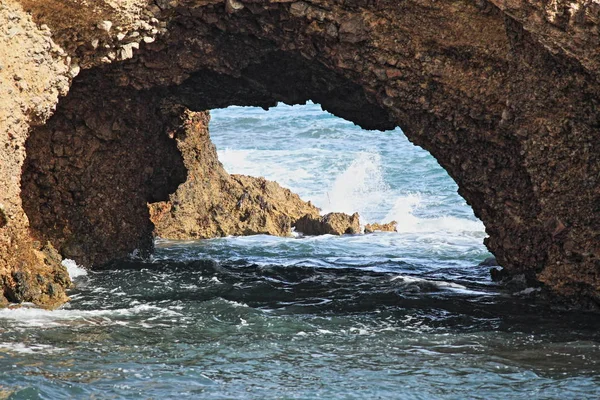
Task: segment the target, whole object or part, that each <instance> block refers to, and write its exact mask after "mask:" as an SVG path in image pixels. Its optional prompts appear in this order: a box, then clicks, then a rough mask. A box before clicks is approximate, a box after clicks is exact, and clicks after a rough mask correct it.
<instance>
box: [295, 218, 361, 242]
mask: <svg viewBox="0 0 600 400" xmlns="http://www.w3.org/2000/svg"><path fill="white" fill-rule="evenodd" d="M294 226H295V227H296V231H297V232H301V233H303V234H305V235H308V236H312V235H338V236H339V235H345V234H357V233H360V218H359V216H358V213H354V214H352V215H348V214H344V213H337V212H333V213H329V214H326V215H324V216H314V215H305V216H303V217H302V218H300V219H299V220H298V221H296V223H295V224H294Z"/></svg>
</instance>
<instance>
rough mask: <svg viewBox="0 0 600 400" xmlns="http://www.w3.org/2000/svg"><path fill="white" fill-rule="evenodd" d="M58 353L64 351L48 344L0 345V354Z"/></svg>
mask: <svg viewBox="0 0 600 400" xmlns="http://www.w3.org/2000/svg"><path fill="white" fill-rule="evenodd" d="M59 351H64V349H62V348H60V347H54V346H51V345H48V344H26V343H6V342H5V343H0V353H2V352H8V353H20V354H39V353H56V352H59Z"/></svg>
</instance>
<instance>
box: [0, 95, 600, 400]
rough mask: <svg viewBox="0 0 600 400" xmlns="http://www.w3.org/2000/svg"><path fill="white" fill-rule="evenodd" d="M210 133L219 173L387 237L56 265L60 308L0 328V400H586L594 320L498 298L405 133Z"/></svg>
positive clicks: (473, 239) (191, 244)
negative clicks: (266, 182)
mask: <svg viewBox="0 0 600 400" xmlns="http://www.w3.org/2000/svg"><path fill="white" fill-rule="evenodd" d="M211 130H212V131H211V134H212V136H213V140H214V142H215V144H216V145H217V148H218V149H219V156H220V159H221V160H222V162H223V164H224V166H225V167H226V169H227V170H228V171H229V172H232V173H244V174H250V175H261V176H265V177H266V178H268V179H273V180H277V181H278V182H280V183H281V184H282V185H284V186H286V187H289V188H290V189H292V190H294V191H296V192H297V193H299V194H300V195H301V196H302V197H303V198H305V199H307V200H311V201H313V202H314V203H315V204H316V205H317V206H319V207H321V208H322V210H323V212H328V211H345V212H354V211H358V212H359V213H360V214H361V219H362V222H363V223H368V222H388V221H390V220H396V221H397V222H398V224H399V226H398V228H399V229H398V230H399V232H398V233H376V234H372V235H352V236H343V237H332V236H321V237H292V238H276V237H268V236H254V237H240V238H222V239H213V240H205V241H188V242H184V241H178V242H174V241H165V240H158V241H157V251H156V253H155V255H154V256H153V257H152V258H151V259H149V260H139V259H131V260H125V261H121V262H116V263H114V264H112V265H110V266H107V267H106V269H104V270H102V271H97V272H86V271H83V270H81V269H80V268H78V267H77V266H76V265H75V264H74V263H72V262H70V261H66V262H65V264H66V265H68V267H69V270H70V272H71V274H72V276H73V277H74V280H75V282H76V283H77V287H76V288H75V289H74V290H72V292H71V293H70V295H71V297H72V301H71V302H70V303H69V304H67V305H65V306H64V307H62V308H61V309H59V310H56V311H44V310H39V309H35V308H32V307H22V308H19V309H4V310H0V398H3V397H8V398H13V399H38V398H41V399H61V398H84V399H87V398H95V399H105V398H106V399H120V398H127V399H150V398H152V399H156V398H161V399H170V398H198V399H315V398H323V399H466V398H477V399H512V398H514V399H520V398H533V399H588V398H589V399H596V398H598V393H599V392H600V386H599V385H600V374H599V362H600V344H599V342H600V329H599V328H600V321H598V317H597V316H596V315H592V314H584V313H581V314H578V313H565V312H560V311H556V310H551V309H550V308H549V307H548V306H546V305H545V304H543V303H541V302H539V301H535V300H534V299H532V298H531V297H530V295H529V292H531V290H525V291H522V292H517V293H508V292H506V291H504V290H501V289H500V288H498V287H497V286H496V285H495V284H493V283H492V282H491V281H490V279H489V273H488V268H487V267H479V266H477V264H478V263H479V262H480V261H481V260H483V259H484V258H486V257H487V256H489V254H488V253H487V251H486V249H485V247H484V246H483V245H482V240H483V238H484V237H485V232H484V228H483V225H482V224H481V222H480V221H478V220H477V219H476V218H475V217H474V216H473V213H472V211H471V210H470V208H469V207H468V206H467V205H466V204H465V202H464V200H462V199H461V198H460V197H459V196H458V195H457V194H456V185H455V184H454V183H453V182H452V180H451V179H450V178H449V177H448V176H447V174H446V173H445V172H444V171H443V170H442V169H441V168H440V167H439V166H438V165H437V163H436V162H435V160H434V159H433V158H432V157H431V156H429V155H428V154H427V153H426V152H424V151H422V150H420V149H418V148H416V147H414V146H412V145H411V144H410V143H409V142H408V141H407V140H406V138H405V137H404V136H403V134H402V133H401V132H400V131H399V130H397V131H394V132H368V131H363V130H361V129H360V128H358V127H355V126H354V125H352V124H351V123H349V122H346V121H343V120H340V119H337V118H335V117H333V116H331V115H329V114H326V113H323V112H322V111H321V110H320V108H319V106H317V105H307V106H295V107H288V106H279V107H277V108H274V109H271V110H270V111H268V112H266V111H263V110H260V109H252V108H236V107H232V108H229V109H226V110H217V111H214V112H213V121H212V123H211Z"/></svg>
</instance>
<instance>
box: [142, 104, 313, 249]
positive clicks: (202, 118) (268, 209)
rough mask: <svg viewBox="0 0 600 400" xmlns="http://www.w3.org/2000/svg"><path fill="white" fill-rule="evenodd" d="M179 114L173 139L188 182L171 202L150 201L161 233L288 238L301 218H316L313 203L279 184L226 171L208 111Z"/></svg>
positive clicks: (181, 236)
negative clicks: (212, 137)
mask: <svg viewBox="0 0 600 400" xmlns="http://www.w3.org/2000/svg"><path fill="white" fill-rule="evenodd" d="M181 118H182V120H181V121H182V122H181V124H179V126H180V127H181V128H180V129H179V130H178V131H176V132H173V137H174V139H175V140H176V142H177V146H178V148H179V150H180V151H181V153H182V155H183V160H184V164H185V166H186V168H187V170H188V174H187V180H186V182H185V183H183V184H182V185H180V186H179V188H178V189H177V191H176V192H175V193H174V194H172V195H171V196H170V198H169V201H165V202H160V203H154V204H151V205H150V209H151V214H152V221H153V222H154V225H155V233H156V235H157V236H160V237H161V238H165V239H205V238H214V237H221V236H229V235H233V236H241V235H256V234H268V235H276V236H289V235H290V234H291V228H292V224H293V223H294V222H295V221H296V220H297V219H298V218H300V217H301V216H303V215H311V216H315V217H318V215H319V210H318V209H317V208H316V207H315V206H313V205H312V204H310V202H305V201H303V200H301V199H300V197H299V196H298V195H297V194H294V193H292V192H291V191H290V190H288V189H285V188H282V187H281V186H279V184H278V183H276V182H272V181H268V180H266V179H264V178H255V177H251V176H244V175H230V174H228V173H227V172H226V171H225V169H223V166H222V165H221V163H220V162H219V160H218V158H217V151H216V149H215V146H214V145H213V143H212V142H211V140H210V135H209V130H208V122H209V119H210V117H209V114H208V113H207V112H191V111H188V110H184V111H183V112H182V113H181Z"/></svg>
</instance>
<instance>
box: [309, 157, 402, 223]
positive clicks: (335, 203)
mask: <svg viewBox="0 0 600 400" xmlns="http://www.w3.org/2000/svg"><path fill="white" fill-rule="evenodd" d="M389 195H390V188H389V186H388V185H387V184H386V183H385V180H384V178H383V173H382V168H381V156H380V155H379V153H376V152H375V153H369V152H361V153H358V155H357V156H356V158H355V159H354V161H353V162H352V163H351V164H350V166H348V168H346V170H345V171H344V172H342V173H341V174H340V175H339V176H338V177H337V178H336V179H335V181H334V182H333V185H332V186H331V187H330V189H329V190H328V191H327V192H326V193H324V194H323V195H322V198H321V199H320V200H318V204H319V205H320V206H321V207H322V212H323V214H326V213H329V212H332V211H336V212H344V213H347V214H352V213H354V212H358V213H359V214H360V215H361V217H362V218H364V217H365V216H366V215H368V214H369V212H370V211H371V210H376V209H377V208H379V207H380V206H381V205H382V204H383V203H384V202H385V200H386V198H389Z"/></svg>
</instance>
